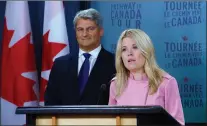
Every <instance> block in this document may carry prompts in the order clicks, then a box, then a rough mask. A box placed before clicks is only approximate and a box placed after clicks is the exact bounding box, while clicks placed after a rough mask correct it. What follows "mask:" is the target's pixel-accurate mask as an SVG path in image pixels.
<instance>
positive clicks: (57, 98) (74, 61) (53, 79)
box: [45, 48, 115, 105]
mask: <svg viewBox="0 0 207 126" xmlns="http://www.w3.org/2000/svg"><path fill="white" fill-rule="evenodd" d="M114 64H115V60H114V55H113V54H112V53H110V52H108V51H106V50H105V49H103V48H102V49H101V51H100V53H99V55H98V57H97V59H96V62H95V64H94V66H93V68H92V71H91V73H90V76H89V78H88V82H87V84H86V86H85V89H84V91H83V93H82V95H80V93H79V85H78V53H77V54H75V55H73V54H68V55H66V56H62V57H60V58H57V59H56V60H55V62H54V65H53V67H52V70H51V73H50V77H49V82H48V85H47V88H46V92H45V105H97V104H99V105H100V104H102V105H107V104H108V99H109V88H110V80H111V79H112V78H113V77H114V76H115V65H114ZM103 85H104V86H103ZM103 87H104V88H103Z"/></svg>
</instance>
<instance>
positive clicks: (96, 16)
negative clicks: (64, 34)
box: [73, 8, 103, 28]
mask: <svg viewBox="0 0 207 126" xmlns="http://www.w3.org/2000/svg"><path fill="white" fill-rule="evenodd" d="M79 19H89V20H92V21H94V22H95V23H96V24H97V25H98V26H99V27H100V28H102V22H103V19H102V17H101V15H100V13H99V12H98V11H97V10H95V9H93V8H90V9H87V10H81V11H79V12H77V13H76V16H75V18H74V20H73V25H74V28H75V27H76V25H77V21H78V20H79Z"/></svg>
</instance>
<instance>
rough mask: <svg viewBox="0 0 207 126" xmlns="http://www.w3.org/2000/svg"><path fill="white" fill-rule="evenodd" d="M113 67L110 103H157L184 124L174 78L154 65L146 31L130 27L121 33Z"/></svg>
mask: <svg viewBox="0 0 207 126" xmlns="http://www.w3.org/2000/svg"><path fill="white" fill-rule="evenodd" d="M116 71H117V73H116V77H115V78H114V79H112V81H111V86H110V97H109V105H133V106H134V105H137V106H145V105H160V106H162V107H163V108H165V109H166V111H168V113H169V114H171V115H172V116H173V117H174V118H175V119H176V120H177V121H178V122H180V123H181V124H182V125H184V124H185V121H184V115H183V108H182V104H181V99H180V94H179V90H178V84H177V81H176V79H175V78H174V77H172V76H171V75H169V74H168V73H166V72H165V71H164V70H162V69H161V68H160V67H159V66H158V65H157V63H156V60H155V54H154V47H153V44H152V42H151V40H150V38H149V36H148V35H147V34H146V33H145V32H143V31H141V30H139V29H129V30H125V31H124V32H123V33H122V34H121V36H120V38H119V41H118V43H117V50H116Z"/></svg>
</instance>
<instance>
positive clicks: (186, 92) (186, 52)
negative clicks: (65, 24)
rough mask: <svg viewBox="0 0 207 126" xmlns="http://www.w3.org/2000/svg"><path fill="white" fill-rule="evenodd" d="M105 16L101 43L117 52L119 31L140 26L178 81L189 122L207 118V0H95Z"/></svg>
mask: <svg viewBox="0 0 207 126" xmlns="http://www.w3.org/2000/svg"><path fill="white" fill-rule="evenodd" d="M91 7H93V8H96V9H97V10H99V11H100V13H101V14H102V15H103V17H104V22H103V26H104V29H105V33H104V37H103V39H102V43H103V45H104V47H106V49H107V50H109V51H111V52H114V51H115V48H116V43H117V40H118V37H119V35H120V33H121V32H122V31H123V30H124V29H126V28H140V29H142V30H144V31H145V32H146V33H147V34H148V35H149V36H150V37H151V39H152V41H153V43H154V46H155V50H156V57H157V61H158V64H159V65H160V66H161V67H162V68H163V69H165V70H166V71H167V72H169V73H170V74H171V75H172V76H174V77H175V78H176V79H177V81H178V84H179V90H180V94H181V98H182V104H183V108H184V114H185V119H186V122H193V123H197V122H199V123H201V122H202V123H204V122H206V111H207V110H206V2H205V1H204V0H203V1H188V2H184V1H182V2H179V1H165V2H164V1H163V2H162V1H160V2H133V1H130V2H124V1H122V2H96V1H93V2H92V3H91Z"/></svg>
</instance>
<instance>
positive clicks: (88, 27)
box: [75, 19, 103, 52]
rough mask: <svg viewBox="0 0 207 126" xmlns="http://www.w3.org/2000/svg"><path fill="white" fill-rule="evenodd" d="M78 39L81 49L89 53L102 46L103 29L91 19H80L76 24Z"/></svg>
mask: <svg viewBox="0 0 207 126" xmlns="http://www.w3.org/2000/svg"><path fill="white" fill-rule="evenodd" d="M75 31H76V38H77V41H78V44H79V47H80V48H81V49H82V50H84V51H86V52H89V51H91V50H93V49H95V48H97V47H98V46H99V45H100V40H101V36H102V35H103V29H102V28H99V27H98V26H97V25H96V23H95V22H94V21H92V20H90V19H78V21H77V23H76V29H75Z"/></svg>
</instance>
